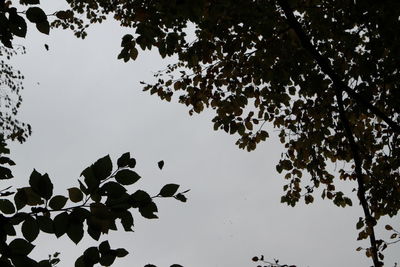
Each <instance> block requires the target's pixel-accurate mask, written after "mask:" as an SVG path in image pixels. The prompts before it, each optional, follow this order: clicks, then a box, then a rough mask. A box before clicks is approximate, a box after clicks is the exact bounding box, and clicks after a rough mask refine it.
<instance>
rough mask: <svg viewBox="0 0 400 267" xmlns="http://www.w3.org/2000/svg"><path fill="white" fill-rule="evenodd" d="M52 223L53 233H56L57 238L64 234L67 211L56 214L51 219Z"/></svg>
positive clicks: (67, 216)
mask: <svg viewBox="0 0 400 267" xmlns="http://www.w3.org/2000/svg"><path fill="white" fill-rule="evenodd" d="M53 224H54V234H55V235H56V237H57V238H59V237H61V236H62V235H64V234H65V233H66V232H67V230H68V226H69V215H68V213H67V212H66V211H65V212H62V213H60V214H58V215H57V216H56V217H55V218H54V221H53Z"/></svg>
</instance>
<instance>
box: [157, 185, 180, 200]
mask: <svg viewBox="0 0 400 267" xmlns="http://www.w3.org/2000/svg"><path fill="white" fill-rule="evenodd" d="M178 188H179V185H177V184H167V185H164V187H163V188H161V190H160V193H159V195H160V196H162V197H172V196H174V194H175V193H176V191H178Z"/></svg>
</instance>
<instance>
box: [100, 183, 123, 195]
mask: <svg viewBox="0 0 400 267" xmlns="http://www.w3.org/2000/svg"><path fill="white" fill-rule="evenodd" d="M100 191H101V192H102V195H106V196H108V197H109V198H113V199H117V198H120V197H121V196H123V195H124V194H125V192H126V188H125V187H123V186H122V185H120V184H119V183H117V182H107V183H105V184H104V185H103V186H102V187H101V190H100Z"/></svg>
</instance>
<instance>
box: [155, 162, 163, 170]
mask: <svg viewBox="0 0 400 267" xmlns="http://www.w3.org/2000/svg"><path fill="white" fill-rule="evenodd" d="M157 164H158V168H160V170H162V168H163V167H164V161H163V160H160V161H159V162H158V163H157Z"/></svg>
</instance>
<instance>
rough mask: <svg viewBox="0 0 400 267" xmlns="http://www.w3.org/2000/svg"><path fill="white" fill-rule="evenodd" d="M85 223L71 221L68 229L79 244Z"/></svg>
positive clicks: (69, 234)
mask: <svg viewBox="0 0 400 267" xmlns="http://www.w3.org/2000/svg"><path fill="white" fill-rule="evenodd" d="M83 234H84V231H83V224H82V223H76V222H73V223H70V225H69V226H68V230H67V235H68V237H69V238H70V239H71V240H72V241H73V242H74V243H75V244H78V243H79V241H81V240H82V238H83Z"/></svg>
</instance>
